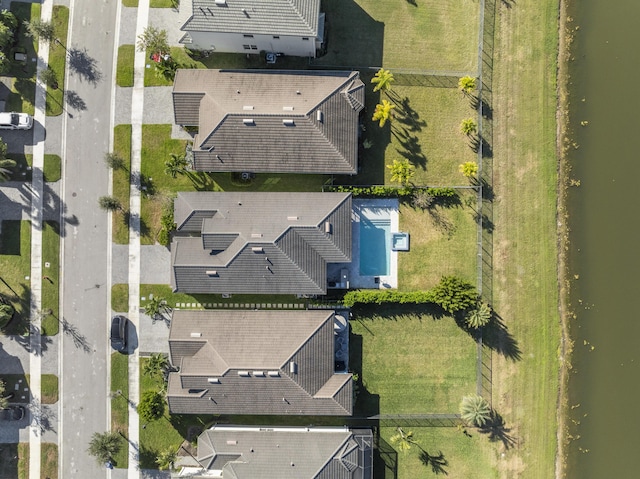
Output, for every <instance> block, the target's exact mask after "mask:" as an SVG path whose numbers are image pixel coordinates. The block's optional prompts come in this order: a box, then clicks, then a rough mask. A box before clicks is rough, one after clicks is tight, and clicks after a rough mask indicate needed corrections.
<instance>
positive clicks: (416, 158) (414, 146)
mask: <svg viewBox="0 0 640 479" xmlns="http://www.w3.org/2000/svg"><path fill="white" fill-rule="evenodd" d="M391 133H392V134H393V136H394V137H395V138H396V139H397V140H398V142H399V143H400V146H402V149H398V148H396V151H397V152H398V153H399V154H400V155H402V156H403V157H405V158H406V159H407V160H409V162H410V163H411V164H412V165H414V166H419V167H420V168H422V169H423V170H426V169H427V157H426V156H425V154H424V153H423V152H422V146H421V145H420V141H419V140H418V137H417V136H416V135H413V134H411V133H410V132H409V130H407V129H406V128H404V127H401V128H397V127H395V126H394V125H393V124H392V125H391Z"/></svg>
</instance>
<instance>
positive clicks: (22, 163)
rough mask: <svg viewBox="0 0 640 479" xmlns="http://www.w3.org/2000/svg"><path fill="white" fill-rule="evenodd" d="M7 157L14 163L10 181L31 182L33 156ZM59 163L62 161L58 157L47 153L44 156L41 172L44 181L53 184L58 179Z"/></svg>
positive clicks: (15, 155) (13, 155) (12, 155)
mask: <svg viewBox="0 0 640 479" xmlns="http://www.w3.org/2000/svg"><path fill="white" fill-rule="evenodd" d="M7 157H8V158H10V159H12V160H14V161H15V162H16V166H15V168H14V169H13V173H12V175H11V177H10V181H31V178H32V176H33V175H32V170H31V168H32V167H33V155H32V154H31V153H28V154H26V155H22V154H19V153H10V154H9V155H8V156H7ZM61 162H62V160H61V158H60V157H59V156H58V155H52V154H49V153H46V154H45V155H44V168H43V170H42V174H43V177H44V181H49V182H54V181H58V180H59V179H60V176H61V168H62V166H61Z"/></svg>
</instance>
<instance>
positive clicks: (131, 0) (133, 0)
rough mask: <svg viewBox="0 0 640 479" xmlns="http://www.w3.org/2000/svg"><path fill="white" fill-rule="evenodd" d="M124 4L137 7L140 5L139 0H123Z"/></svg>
mask: <svg viewBox="0 0 640 479" xmlns="http://www.w3.org/2000/svg"><path fill="white" fill-rule="evenodd" d="M122 5H124V6H125V7H134V8H135V7H137V6H138V0H122Z"/></svg>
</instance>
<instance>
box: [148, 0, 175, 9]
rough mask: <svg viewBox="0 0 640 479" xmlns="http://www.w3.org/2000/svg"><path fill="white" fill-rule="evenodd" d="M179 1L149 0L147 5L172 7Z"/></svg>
mask: <svg viewBox="0 0 640 479" xmlns="http://www.w3.org/2000/svg"><path fill="white" fill-rule="evenodd" d="M179 4H180V2H179V1H178V0H150V1H149V7H151V8H173V7H174V6H176V5H179Z"/></svg>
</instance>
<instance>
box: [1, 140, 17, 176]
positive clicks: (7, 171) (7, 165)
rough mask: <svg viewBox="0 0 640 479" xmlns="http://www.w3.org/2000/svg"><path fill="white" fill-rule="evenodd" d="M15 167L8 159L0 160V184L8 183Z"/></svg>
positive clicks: (13, 162) (14, 163)
mask: <svg viewBox="0 0 640 479" xmlns="http://www.w3.org/2000/svg"><path fill="white" fill-rule="evenodd" d="M0 142H1V140H0ZM15 167H16V162H15V161H13V160H10V159H8V158H0V183H2V182H4V181H8V180H9V178H10V177H11V173H13V169H14V168H15Z"/></svg>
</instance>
